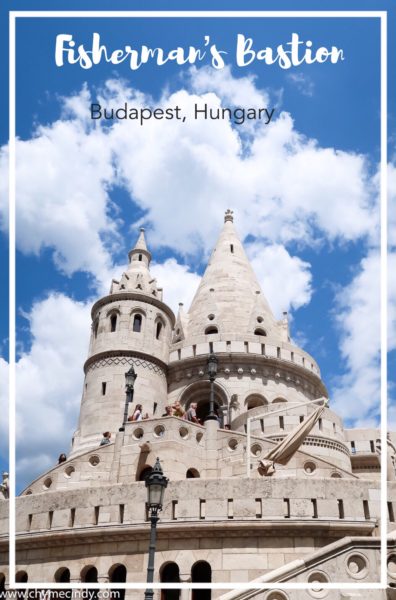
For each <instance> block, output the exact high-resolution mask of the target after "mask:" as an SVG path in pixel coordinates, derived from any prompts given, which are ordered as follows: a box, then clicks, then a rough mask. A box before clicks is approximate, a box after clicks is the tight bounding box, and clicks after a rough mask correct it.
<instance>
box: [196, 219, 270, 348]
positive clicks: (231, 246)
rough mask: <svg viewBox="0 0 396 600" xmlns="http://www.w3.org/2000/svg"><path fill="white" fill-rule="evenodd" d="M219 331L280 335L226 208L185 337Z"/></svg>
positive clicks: (222, 332) (225, 332) (224, 332)
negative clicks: (212, 329)
mask: <svg viewBox="0 0 396 600" xmlns="http://www.w3.org/2000/svg"><path fill="white" fill-rule="evenodd" d="M208 327H212V328H213V327H216V328H217V329H218V332H219V333H220V334H230V335H249V334H250V335H254V332H255V330H256V329H257V328H260V329H262V330H264V331H265V333H266V334H267V335H269V334H271V336H279V332H278V326H277V323H276V320H275V317H274V315H273V313H272V311H271V308H270V306H269V304H268V302H267V300H266V298H265V296H264V295H263V293H262V290H261V287H260V284H259V283H258V281H257V278H256V275H255V274H254V271H253V269H252V267H251V265H250V263H249V260H248V258H247V256H246V253H245V250H244V248H243V246H242V243H241V241H240V239H239V237H238V234H237V232H236V230H235V227H234V219H233V213H232V211H230V210H227V212H226V213H225V217H224V226H223V230H222V232H221V234H220V237H219V239H218V241H217V243H216V246H215V248H214V250H213V252H212V255H211V258H210V260H209V263H208V266H207V268H206V271H205V273H204V276H203V278H202V280H201V283H200V286H199V288H198V290H197V292H196V294H195V297H194V299H193V301H192V304H191V307H190V311H189V313H188V337H195V336H197V335H202V334H204V333H205V331H206V330H207V328H208Z"/></svg>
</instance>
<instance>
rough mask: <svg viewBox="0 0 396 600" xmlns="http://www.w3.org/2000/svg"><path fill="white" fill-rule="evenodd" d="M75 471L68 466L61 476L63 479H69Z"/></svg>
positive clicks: (71, 466)
mask: <svg viewBox="0 0 396 600" xmlns="http://www.w3.org/2000/svg"><path fill="white" fill-rule="evenodd" d="M75 470H76V469H75V468H74V467H73V465H69V466H68V467H66V469H65V470H64V472H63V474H64V476H65V477H71V476H72V475H73V473H74V472H75Z"/></svg>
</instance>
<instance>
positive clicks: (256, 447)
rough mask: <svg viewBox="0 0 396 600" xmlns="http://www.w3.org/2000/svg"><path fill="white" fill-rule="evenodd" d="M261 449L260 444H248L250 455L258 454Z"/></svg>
mask: <svg viewBox="0 0 396 600" xmlns="http://www.w3.org/2000/svg"><path fill="white" fill-rule="evenodd" d="M261 451H262V447H261V446H260V444H253V445H252V446H250V453H251V455H252V456H260V454H261Z"/></svg>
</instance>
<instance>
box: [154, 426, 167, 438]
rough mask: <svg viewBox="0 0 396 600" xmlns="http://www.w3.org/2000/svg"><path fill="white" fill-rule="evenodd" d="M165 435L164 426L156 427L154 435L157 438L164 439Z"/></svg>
mask: <svg viewBox="0 0 396 600" xmlns="http://www.w3.org/2000/svg"><path fill="white" fill-rule="evenodd" d="M164 433H165V427H164V426H163V425H157V427H154V435H155V437H162V436H163V435H164Z"/></svg>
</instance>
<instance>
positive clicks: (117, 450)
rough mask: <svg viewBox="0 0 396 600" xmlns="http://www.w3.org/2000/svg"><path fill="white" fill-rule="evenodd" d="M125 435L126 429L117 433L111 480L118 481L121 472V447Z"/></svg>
mask: <svg viewBox="0 0 396 600" xmlns="http://www.w3.org/2000/svg"><path fill="white" fill-rule="evenodd" d="M124 436H125V431H119V432H117V433H116V438H115V443H114V454H113V461H112V465H111V474H110V481H112V482H114V483H117V482H118V476H119V472H120V458H121V449H122V446H123V444H124Z"/></svg>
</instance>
